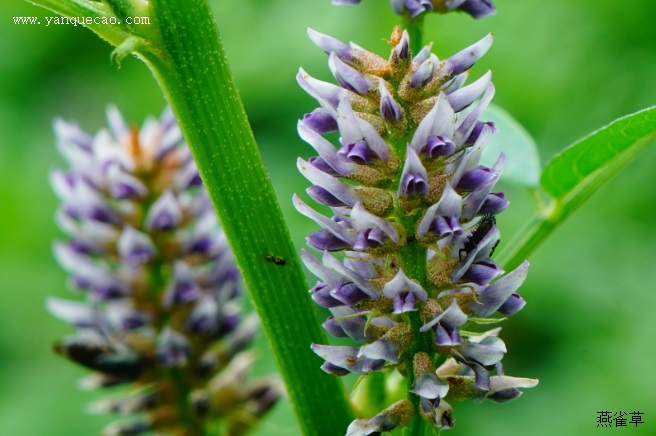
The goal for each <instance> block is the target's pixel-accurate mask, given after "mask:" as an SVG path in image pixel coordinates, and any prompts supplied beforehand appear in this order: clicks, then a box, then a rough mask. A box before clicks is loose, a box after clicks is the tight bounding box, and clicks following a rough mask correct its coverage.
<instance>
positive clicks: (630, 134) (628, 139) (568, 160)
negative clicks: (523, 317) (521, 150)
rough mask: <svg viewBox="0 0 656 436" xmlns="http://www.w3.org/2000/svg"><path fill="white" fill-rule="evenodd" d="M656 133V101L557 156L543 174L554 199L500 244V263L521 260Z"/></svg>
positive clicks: (513, 263)
mask: <svg viewBox="0 0 656 436" xmlns="http://www.w3.org/2000/svg"><path fill="white" fill-rule="evenodd" d="M655 136H656V106H654V107H651V108H647V109H644V110H642V111H640V112H636V113H634V114H631V115H627V116H625V117H622V118H619V119H617V120H615V121H613V122H612V123H610V124H609V125H607V126H606V127H603V128H601V129H599V130H597V131H595V132H593V133H591V134H590V135H588V136H586V137H585V138H583V139H581V140H580V141H577V142H576V143H574V144H572V145H570V146H569V147H567V148H566V149H565V150H563V151H562V152H560V153H558V154H557V155H556V156H554V157H553V158H552V159H551V160H550V161H549V162H548V163H547V165H546V167H545V168H544V171H543V173H542V177H541V179H540V181H541V187H542V189H543V190H544V191H545V192H546V193H547V194H548V195H549V196H551V200H552V201H551V203H550V204H548V205H547V207H544V208H543V209H542V210H540V211H538V213H537V214H536V215H535V216H534V217H533V218H532V219H531V221H530V222H529V223H528V224H527V225H526V227H525V228H524V229H522V230H520V231H519V232H518V233H517V236H516V237H515V239H513V240H512V241H510V243H509V244H508V245H506V247H504V249H503V250H501V252H500V253H499V255H498V257H497V263H499V264H500V265H502V266H503V267H504V268H505V269H512V268H514V267H516V266H517V265H519V264H520V263H521V262H522V261H523V260H524V259H526V258H527V257H528V256H529V254H530V253H532V252H533V251H534V250H535V249H536V248H537V247H538V246H539V245H540V244H542V242H544V240H545V239H546V238H547V237H548V236H549V235H550V234H551V233H553V231H554V230H555V229H556V228H557V227H558V226H559V225H560V224H561V223H562V222H563V221H565V219H567V217H569V215H571V213H572V212H574V210H576V209H577V208H578V207H579V206H581V205H582V204H583V203H584V202H585V201H587V200H588V199H589V198H590V197H591V196H592V195H593V194H594V193H595V192H597V191H598V190H599V188H600V187H601V186H602V185H603V184H604V183H605V182H607V181H608V180H609V179H610V178H611V177H612V176H613V175H615V174H616V173H617V172H618V171H620V170H621V169H622V168H624V167H625V166H626V165H627V164H628V163H629V162H631V160H632V159H633V158H635V157H636V156H637V155H638V154H639V153H640V152H641V151H642V150H644V148H645V147H646V146H647V145H648V144H650V143H651V142H652V140H653V138H654V137H655Z"/></svg>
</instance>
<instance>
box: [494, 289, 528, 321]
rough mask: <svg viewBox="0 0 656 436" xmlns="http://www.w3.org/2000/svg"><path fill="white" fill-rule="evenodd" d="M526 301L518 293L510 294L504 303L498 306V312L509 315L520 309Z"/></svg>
mask: <svg viewBox="0 0 656 436" xmlns="http://www.w3.org/2000/svg"><path fill="white" fill-rule="evenodd" d="M524 306H526V301H524V299H523V298H522V297H520V296H519V294H512V295H511V296H510V297H508V299H507V300H506V302H505V303H503V304H502V305H501V307H499V309H498V312H499V313H500V314H501V315H504V316H511V315H514V314H516V313H517V312H519V311H520V310H522V309H523V308H524Z"/></svg>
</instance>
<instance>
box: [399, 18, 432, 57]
mask: <svg viewBox="0 0 656 436" xmlns="http://www.w3.org/2000/svg"><path fill="white" fill-rule="evenodd" d="M425 15H426V14H425V13H423V14H419V15H418V16H416V17H415V18H410V15H409V14H407V13H406V14H404V15H403V22H402V27H403V28H404V29H405V30H407V31H408V36H410V50H411V51H412V55H413V56H414V55H416V54H417V53H419V51H420V50H421V48H422V45H421V44H422V36H423V33H424V16H425Z"/></svg>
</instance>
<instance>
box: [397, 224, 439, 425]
mask: <svg viewBox="0 0 656 436" xmlns="http://www.w3.org/2000/svg"><path fill="white" fill-rule="evenodd" d="M410 225H411V227H410V228H414V224H412V223H411V224H410ZM399 258H400V261H401V267H402V268H403V272H404V273H405V274H406V275H407V276H408V277H409V278H412V279H415V280H418V281H419V282H420V283H421V285H422V286H423V287H424V288H426V287H427V283H428V278H427V276H426V247H423V246H422V245H420V244H419V243H417V242H410V243H408V245H406V247H405V248H404V249H403V250H402V251H401V252H400V253H399ZM407 316H408V318H409V321H410V324H411V327H412V331H413V332H414V334H415V337H414V339H413V344H412V346H411V349H410V350H409V352H408V353H407V356H408V358H407V361H406V362H405V363H406V367H407V370H406V371H407V378H408V388H412V386H413V385H414V361H413V358H414V356H415V354H417V353H419V352H422V351H423V352H426V353H428V354H429V355H432V354H433V353H434V351H433V350H434V349H433V344H432V343H431V341H430V340H429V339H428V338H429V336H428V335H425V334H423V335H421V334H419V329H420V328H421V326H422V324H423V323H422V322H421V319H420V317H419V313H418V312H409V313H408V314H407ZM408 400H410V402H411V403H412V404H413V405H414V406H415V411H416V413H415V415H414V416H413V418H412V421H410V424H408V426H407V427H405V428H404V429H403V435H404V436H424V435H425V434H428V432H429V430H430V429H429V426H428V425H426V424H427V423H426V420H425V419H424V418H422V417H421V415H420V414H419V413H418V411H419V410H420V407H421V406H420V404H419V397H418V396H417V395H415V394H413V393H411V392H408Z"/></svg>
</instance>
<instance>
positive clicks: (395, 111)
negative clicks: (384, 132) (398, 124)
mask: <svg viewBox="0 0 656 436" xmlns="http://www.w3.org/2000/svg"><path fill="white" fill-rule="evenodd" d="M378 91H379V92H380V115H381V117H382V118H383V120H384V121H387V122H390V121H398V120H400V119H401V118H403V109H401V106H400V105H399V104H398V103H397V102H396V101H395V100H394V97H392V94H390V92H389V90H388V89H387V86H385V81H384V80H383V79H378Z"/></svg>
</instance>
